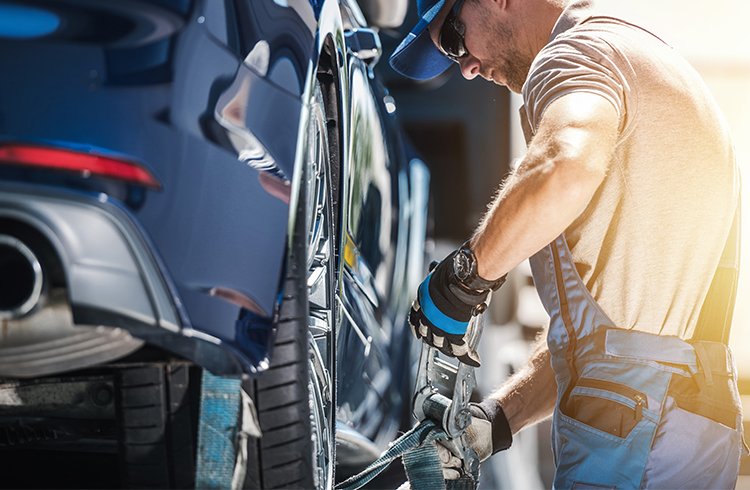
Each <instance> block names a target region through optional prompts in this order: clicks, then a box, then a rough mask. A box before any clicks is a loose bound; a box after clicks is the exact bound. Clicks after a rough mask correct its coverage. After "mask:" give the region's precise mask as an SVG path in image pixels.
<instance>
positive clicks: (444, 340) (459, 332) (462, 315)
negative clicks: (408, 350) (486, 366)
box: [409, 251, 505, 367]
mask: <svg viewBox="0 0 750 490" xmlns="http://www.w3.org/2000/svg"><path fill="white" fill-rule="evenodd" d="M457 253H458V251H454V252H453V253H451V254H450V255H449V256H448V257H446V258H445V259H443V261H442V262H440V263H438V264H437V266H436V267H435V268H434V269H433V270H432V272H431V273H430V274H429V275H428V276H427V278H426V279H425V280H424V281H423V282H422V284H420V285H419V289H418V291H417V299H415V300H414V302H413V303H412V306H411V311H410V312H409V324H410V325H411V327H412V329H413V330H414V334H415V335H416V336H417V338H419V339H422V340H423V341H424V342H426V343H427V344H429V345H431V346H433V347H435V348H437V349H438V350H440V352H442V353H443V354H445V355H447V356H449V357H455V358H457V359H458V360H459V361H461V362H463V363H464V364H468V365H470V366H474V367H478V366H479V364H480V360H479V354H477V353H476V351H474V350H472V349H469V346H468V344H467V342H466V339H465V335H466V330H467V329H468V327H469V322H470V321H471V318H472V317H473V316H474V315H477V314H481V313H482V312H483V311H484V310H485V308H486V307H487V305H486V304H485V301H486V300H487V296H488V295H489V292H490V290H491V289H490V288H487V289H483V290H476V289H471V288H469V287H467V286H466V285H464V284H463V283H462V282H461V281H460V280H459V279H458V278H457V277H456V275H455V274H454V272H453V270H454V267H453V257H454V256H455V255H456V254H457ZM504 281H505V277H504V276H503V277H502V278H501V279H499V280H498V281H495V282H494V283H493V285H494V287H493V288H492V289H497V288H499V287H500V285H502V283H503V282H504Z"/></svg>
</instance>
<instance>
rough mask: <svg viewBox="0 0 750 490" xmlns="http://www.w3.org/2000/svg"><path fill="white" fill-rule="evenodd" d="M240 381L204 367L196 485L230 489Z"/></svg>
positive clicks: (234, 455) (234, 452)
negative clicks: (217, 374)
mask: <svg viewBox="0 0 750 490" xmlns="http://www.w3.org/2000/svg"><path fill="white" fill-rule="evenodd" d="M241 382H242V380H241V379H240V378H232V377H224V376H214V375H213V374H211V373H209V372H208V370H206V369H204V370H203V381H202V385H201V400H200V420H199V423H198V451H197V455H196V462H195V488H205V489H228V488H232V478H233V476H234V472H235V462H236V456H237V454H236V438H237V420H238V416H239V411H240V406H241V404H240V396H241V386H240V384H241Z"/></svg>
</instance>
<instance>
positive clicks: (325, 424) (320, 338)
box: [305, 83, 337, 489]
mask: <svg viewBox="0 0 750 490" xmlns="http://www.w3.org/2000/svg"><path fill="white" fill-rule="evenodd" d="M308 128H309V130H308V135H307V138H308V139H307V142H308V145H307V146H308V149H307V160H308V161H307V165H308V166H307V172H306V181H305V185H306V186H307V192H306V195H307V203H306V204H307V206H306V215H305V219H306V225H307V228H306V229H307V230H308V234H307V237H308V242H307V289H308V303H309V315H308V319H309V320H308V345H309V348H308V352H309V356H310V358H309V366H310V368H309V372H310V385H309V393H310V422H311V426H312V442H313V444H312V448H313V455H312V461H313V472H314V475H313V479H314V482H315V488H317V489H329V488H332V487H333V482H334V465H335V456H334V454H335V453H334V451H335V447H336V443H335V439H334V433H333V428H334V427H335V419H334V417H335V410H334V407H335V405H334V404H335V396H334V394H335V392H334V390H335V382H334V380H335V378H334V367H335V362H334V342H333V340H334V331H335V322H336V317H337V315H336V313H335V305H336V304H337V303H336V301H334V297H335V292H336V274H335V270H334V268H335V260H334V257H335V256H334V250H333V247H334V244H335V235H334V227H333V209H332V207H333V206H332V201H331V187H330V185H329V184H330V182H329V175H330V174H329V168H328V167H329V159H330V156H329V152H328V128H327V125H326V116H325V103H324V100H323V94H322V91H321V88H320V84H319V83H317V84H316V85H315V87H314V93H313V99H312V104H311V107H310V124H309V125H308Z"/></svg>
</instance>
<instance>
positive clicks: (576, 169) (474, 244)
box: [471, 93, 618, 280]
mask: <svg viewBox="0 0 750 490" xmlns="http://www.w3.org/2000/svg"><path fill="white" fill-rule="evenodd" d="M617 129H618V117H617V113H616V111H615V110H614V108H613V106H612V105H611V104H609V102H606V101H605V100H604V99H603V98H601V97H599V96H597V95H592V94H585V93H584V94H578V93H574V94H569V95H566V96H564V97H561V98H560V99H557V100H556V101H555V102H553V103H552V104H550V106H549V108H548V109H547V111H546V113H545V116H544V119H543V120H542V124H541V125H540V127H539V130H538V132H537V135H536V136H535V137H534V139H533V140H532V142H531V145H530V146H529V149H528V152H527V153H526V156H525V157H524V159H523V161H522V162H521V165H520V166H519V167H518V170H517V171H516V172H515V173H514V174H513V175H512V176H511V177H510V178H509V179H508V181H507V182H506V183H505V184H504V185H503V187H502V190H501V191H500V193H499V194H498V197H497V198H496V199H495V201H494V202H493V203H492V206H491V207H490V210H489V211H488V213H487V215H486V216H485V218H484V219H483V220H482V223H481V224H480V226H479V228H478V229H477V231H476V233H475V234H474V237H473V238H472V240H471V248H472V250H473V251H474V254H475V255H476V258H477V264H478V269H477V272H478V273H479V275H480V276H481V277H483V278H484V279H488V280H494V279H497V278H499V277H500V276H502V275H503V274H505V273H507V272H508V271H510V270H511V269H512V268H513V267H515V266H516V265H518V264H519V263H520V262H521V261H522V260H525V259H526V258H528V257H530V256H532V255H534V254H535V253H536V252H538V251H539V250H541V249H542V248H543V247H544V246H546V245H547V244H548V243H550V242H551V241H552V240H554V239H555V238H556V237H557V236H558V235H560V234H561V233H563V232H564V231H565V229H566V228H567V227H568V226H570V224H571V223H572V222H573V221H574V220H575V219H576V218H577V217H578V216H579V215H580V214H581V213H582V212H583V211H584V210H585V209H586V206H587V205H588V203H589V202H590V200H591V198H592V197H593V195H594V193H595V192H596V190H597V188H598V187H599V185H600V184H601V183H602V181H603V180H604V177H605V175H606V173H607V169H608V166H609V163H610V161H611V159H612V154H613V151H614V147H615V142H616V140H617Z"/></svg>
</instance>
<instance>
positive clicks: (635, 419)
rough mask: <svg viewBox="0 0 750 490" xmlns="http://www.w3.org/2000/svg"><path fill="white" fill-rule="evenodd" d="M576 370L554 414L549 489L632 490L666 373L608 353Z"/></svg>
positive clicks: (656, 415)
mask: <svg viewBox="0 0 750 490" xmlns="http://www.w3.org/2000/svg"><path fill="white" fill-rule="evenodd" d="M578 372H579V377H578V378H576V379H575V381H574V382H573V385H572V387H571V388H570V389H569V391H568V392H567V393H565V396H563V397H562V399H561V400H560V406H559V408H558V410H557V412H556V414H555V424H554V428H555V439H556V442H557V452H556V454H557V457H558V458H557V472H556V475H555V488H571V487H573V486H574V485H579V486H580V485H599V486H603V487H616V488H638V487H639V486H640V483H641V478H642V476H643V470H644V468H645V466H646V461H647V459H648V453H649V450H650V447H651V442H652V441H653V436H654V433H655V432H656V425H657V423H658V420H659V415H660V410H661V401H662V400H663V397H664V394H665V393H666V388H667V385H668V380H669V376H670V373H667V372H664V371H661V370H659V369H656V368H654V367H653V366H651V365H647V364H643V363H638V362H633V361H631V360H629V359H617V358H614V357H611V356H608V357H604V358H599V359H592V360H589V361H587V362H583V363H581V364H579V369H578Z"/></svg>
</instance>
